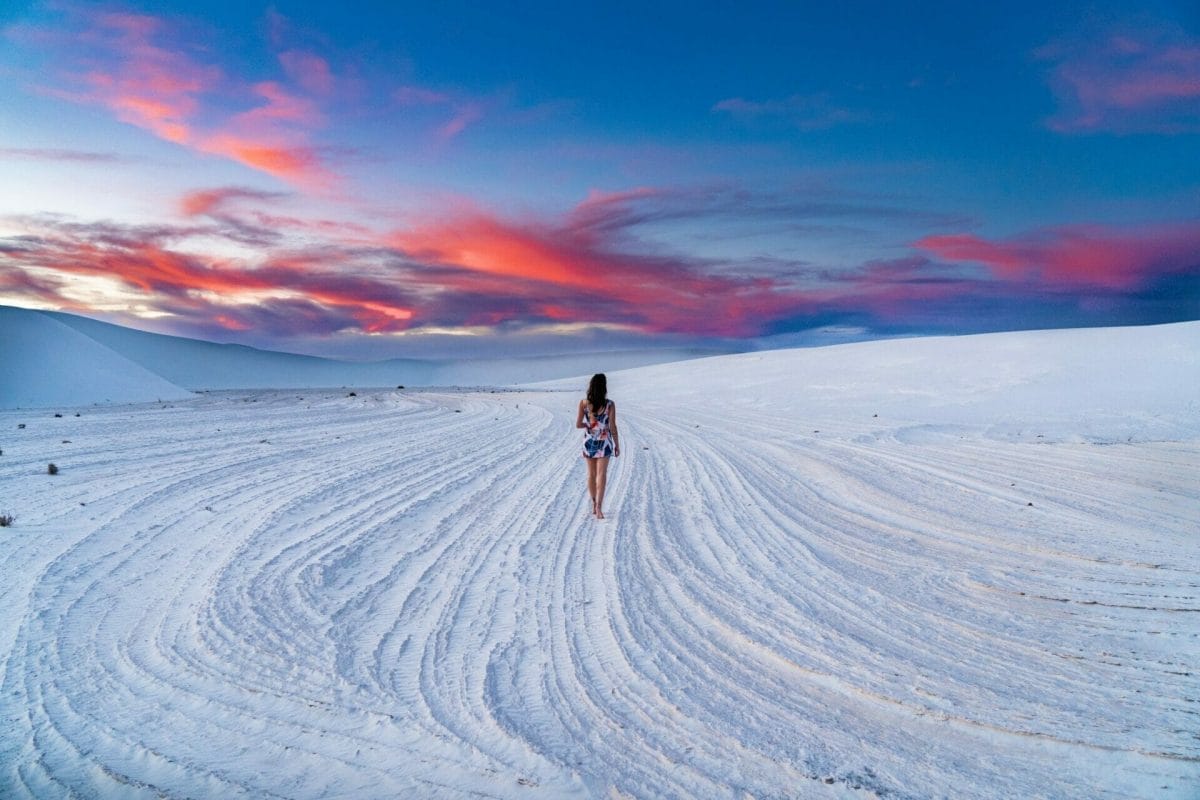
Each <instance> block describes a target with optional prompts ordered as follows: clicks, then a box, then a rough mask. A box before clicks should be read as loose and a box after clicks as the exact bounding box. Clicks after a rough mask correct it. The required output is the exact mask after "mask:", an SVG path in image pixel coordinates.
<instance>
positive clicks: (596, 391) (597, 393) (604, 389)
mask: <svg viewBox="0 0 1200 800" xmlns="http://www.w3.org/2000/svg"><path fill="white" fill-rule="evenodd" d="M587 401H588V405H589V406H591V407H592V413H593V414H599V413H600V412H601V411H603V410H604V409H605V408H606V407H607V406H608V378H606V377H604V373H603V372H597V373H596V374H595V375H593V376H592V380H591V382H590V383H589V384H588V392H587Z"/></svg>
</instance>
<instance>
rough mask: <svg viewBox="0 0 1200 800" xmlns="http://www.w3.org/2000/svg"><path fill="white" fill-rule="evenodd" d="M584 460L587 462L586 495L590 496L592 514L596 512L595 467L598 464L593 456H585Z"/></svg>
mask: <svg viewBox="0 0 1200 800" xmlns="http://www.w3.org/2000/svg"><path fill="white" fill-rule="evenodd" d="M584 461H586V462H587V471H588V476H587V483H588V496H589V497H591V498H592V514H593V515H594V514H595V513H596V467H597V466H598V465H597V464H596V459H594V458H585V459H584Z"/></svg>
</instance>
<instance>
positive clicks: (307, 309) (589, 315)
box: [0, 186, 1200, 341]
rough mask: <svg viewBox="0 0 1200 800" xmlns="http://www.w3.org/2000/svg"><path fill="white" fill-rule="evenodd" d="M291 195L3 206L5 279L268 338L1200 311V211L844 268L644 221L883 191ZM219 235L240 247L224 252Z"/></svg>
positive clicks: (49, 295)
mask: <svg viewBox="0 0 1200 800" xmlns="http://www.w3.org/2000/svg"><path fill="white" fill-rule="evenodd" d="M294 201H295V196H294V195H292V194H290V193H284V192H265V191H262V190H258V189H251V188H246V187H217V188H212V189H205V190H198V191H195V192H191V193H189V194H187V195H186V196H184V197H182V198H181V199H180V201H179V206H178V209H179V212H180V214H181V217H180V220H181V221H180V222H179V223H177V224H165V223H164V224H158V225H142V226H134V225H127V224H120V223H115V222H87V221H78V220H71V219H66V218H62V217H30V218H10V219H8V220H5V222H6V224H7V225H8V227H16V228H18V229H21V230H23V231H24V233H23V235H21V236H15V237H9V238H7V239H4V238H0V275H3V276H5V281H4V284H3V286H0V291H3V292H4V294H5V295H6V296H10V297H12V296H17V297H20V296H25V297H28V298H30V299H31V300H38V301H40V302H52V303H53V302H61V303H64V304H68V303H72V302H77V301H76V300H73V299H72V295H71V293H70V291H69V284H70V283H71V279H72V276H87V277H89V278H92V279H103V280H106V281H117V282H119V283H120V284H121V285H122V286H123V287H124V289H125V291H127V292H129V293H131V295H132V296H136V297H137V302H138V303H139V304H140V306H141V307H142V308H145V309H150V310H153V311H155V312H157V313H160V314H169V315H171V319H172V320H173V324H174V325H175V326H176V328H177V329H179V330H180V331H181V332H191V333H193V334H200V335H203V334H204V333H205V332H212V331H217V330H226V331H247V332H250V331H253V332H254V335H255V336H256V337H259V339H258V340H259V341H261V340H262V338H263V337H268V338H269V337H277V338H278V339H281V340H286V339H287V338H288V337H292V336H311V335H320V334H323V333H332V332H336V331H356V332H362V333H385V332H400V331H412V330H422V329H429V330H441V329H446V328H455V327H469V328H478V327H485V328H493V329H506V330H507V329H514V328H515V329H522V328H536V327H537V326H539V325H545V324H548V323H560V322H569V323H572V324H575V325H587V324H595V325H603V326H616V327H620V328H623V329H625V330H628V331H634V332H640V333H644V334H679V335H684V336H692V337H696V336H700V337H705V336H721V337H723V336H735V337H742V336H755V335H761V334H764V333H774V332H779V331H784V330H795V329H797V328H803V327H811V326H815V325H827V324H831V323H842V322H852V323H853V324H856V325H866V326H868V327H871V326H886V325H894V326H895V325H898V326H903V325H906V324H907V325H912V324H914V321H921V322H922V323H923V324H924V325H926V326H927V329H955V326H957V328H958V329H986V328H987V327H988V325H989V324H991V325H996V324H1011V320H1013V319H1014V318H1021V319H1024V320H1026V321H1029V322H1032V323H1033V324H1043V325H1044V324H1062V322H1061V321H1056V320H1068V321H1074V322H1077V323H1080V322H1082V323H1090V324H1098V323H1103V322H1105V321H1107V320H1108V317H1106V316H1105V313H1108V312H1106V311H1104V309H1111V308H1114V307H1121V308H1126V309H1128V308H1135V310H1136V311H1137V313H1139V314H1142V315H1143V317H1144V318H1145V319H1147V320H1148V321H1163V320H1164V318H1166V319H1169V318H1172V315H1175V316H1174V318H1179V315H1180V314H1184V315H1186V314H1188V313H1195V312H1197V311H1200V308H1193V309H1192V312H1189V311H1188V308H1187V303H1189V302H1191V303H1193V305H1195V304H1197V303H1200V258H1197V255H1196V254H1197V253H1200V222H1198V221H1191V222H1181V223H1177V224H1171V225H1154V226H1130V227H1110V226H1101V225H1076V226H1067V227H1058V228H1052V229H1045V230H1036V231H1031V232H1028V233H1025V234H1020V235H1017V236H1013V237H1009V238H1006V239H1001V240H994V239H987V238H985V237H981V236H979V235H977V234H973V233H956V234H935V235H930V236H926V237H923V238H921V239H919V240H917V241H916V242H915V243H914V245H913V252H911V253H910V254H908V255H905V256H902V257H898V258H892V259H887V260H873V261H867V262H865V263H862V264H860V265H858V266H857V267H845V266H843V267H839V268H836V269H835V268H832V267H827V266H821V265H819V264H812V263H805V262H789V261H786V260H783V259H778V258H769V257H764V256H761V255H758V256H755V255H750V256H746V257H742V258H735V257H726V258H715V257H712V256H705V255H697V254H696V253H693V252H686V251H678V250H675V249H673V248H668V247H666V246H664V245H662V244H658V243H656V242H655V240H654V239H653V238H652V237H646V236H645V235H644V234H645V232H646V231H647V229H650V230H653V229H654V227H655V226H656V225H658V224H660V223H663V222H670V221H676V220H686V221H689V222H697V223H699V224H700V226H701V227H703V226H704V224H705V223H706V222H711V221H713V220H714V219H717V218H719V217H722V216H727V215H736V214H762V215H765V216H766V217H767V218H769V219H780V218H785V219H786V218H789V217H790V216H791V215H804V214H827V213H831V212H832V213H841V214H852V213H859V214H871V213H882V214H887V213H892V212H890V211H889V209H888V208H887V207H886V206H882V207H879V208H873V207H871V206H869V205H868V206H867V207H866V208H865V210H864V209H859V210H858V211H857V212H855V211H854V209H853V205H852V204H850V203H844V205H842V206H839V205H838V204H837V203H833V202H832V201H831V200H825V201H823V202H824V203H826V204H829V205H827V206H825V207H823V206H822V205H821V203H817V202H815V201H811V200H810V201H804V200H802V199H797V198H788V197H786V196H783V195H761V196H760V195H756V194H754V193H748V192H740V191H739V190H737V189H735V188H732V187H723V188H715V187H708V188H702V189H701V188H693V189H680V188H674V189H671V188H662V187H650V186H646V187H636V188H632V189H628V190H624V191H619V192H599V191H596V192H592V193H591V194H589V195H588V196H587V197H586V198H584V199H583V200H582V201H581V202H579V203H578V204H577V205H575V206H574V207H572V208H570V209H568V210H567V211H566V212H564V213H562V214H558V215H551V216H545V217H527V218H521V219H517V218H512V217H507V216H504V215H500V214H496V213H494V212H492V211H489V210H488V209H485V208H481V207H473V206H461V207H459V208H457V209H451V210H446V211H444V212H442V213H439V214H431V215H430V216H429V217H428V218H426V219H423V220H417V221H413V222H411V223H410V224H408V225H406V226H404V227H400V228H396V229H394V230H391V231H375V230H370V229H367V228H366V227H364V226H362V225H360V224H357V223H351V222H344V221H339V220H336V219H320V218H315V219H314V218H306V217H304V216H302V215H299V214H297V213H295V211H294V210H292V205H293V203H294ZM943 222H944V220H943ZM222 240H224V241H225V242H228V243H230V244H231V245H236V246H235V247H231V248H226V247H216V248H214V247H213V242H214V241H215V242H218V243H219V242H220V241H222ZM214 252H225V253H234V252H236V253H238V254H239V255H237V256H236V257H234V256H231V255H224V256H217V255H213V253H214ZM1172 287H1174V288H1172ZM1189 293H1190V294H1189ZM1193 295H1195V296H1196V297H1195V298H1194V299H1193V300H1188V299H1187V298H1189V297H1193ZM55 298H58V300H57V301H56V300H55ZM1096 309H1100V310H1099V311H1097V310H1096ZM1147 309H1148V310H1147ZM1005 320H1008V322H1005Z"/></svg>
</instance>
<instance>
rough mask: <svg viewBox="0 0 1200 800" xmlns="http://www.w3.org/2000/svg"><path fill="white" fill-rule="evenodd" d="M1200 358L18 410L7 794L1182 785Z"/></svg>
mask: <svg viewBox="0 0 1200 800" xmlns="http://www.w3.org/2000/svg"><path fill="white" fill-rule="evenodd" d="M1198 358H1200V324H1195V323H1188V324H1184V325H1173V326H1161V327H1154V328H1136V329H1114V330H1092V331H1058V332H1034V333H1015V334H999V335H991V336H981V337H962V338H957V339H921V340H908V341H890V342H877V343H870V344H855V345H844V346H839V347H832V348H822V349H817V350H793V351H778V352H764V353H755V354H747V355H741V356H731V357H722V358H717V359H709V360H701V361H693V362H688V363H683V364H673V365H662V366H657V367H648V368H643V369H639V370H632V371H629V372H625V373H617V374H610V375H609V379H610V381H609V382H610V387H611V390H612V393H613V396H614V398H615V399H616V400H617V403H618V408H619V415H620V416H619V420H620V428H621V435H622V446H623V451H624V452H623V455H622V457H621V458H620V459H617V460H615V461H614V462H613V464H612V470H611V473H610V479H611V481H610V490H609V499H608V502H607V503H606V513H607V514H608V516H609V519H608V520H606V521H604V522H597V521H595V520H592V519H590V518H589V516H588V514H587V500H586V496H585V492H584V486H583V466H582V465H581V464H580V463H579V461H580V459H579V456H578V450H579V436H578V432H577V431H576V430H575V429H574V428H573V427H572V423H573V419H574V406H575V403H576V401H577V399H578V397H579V396H580V394H581V393H582V389H583V384H584V382H583V381H581V380H573V381H566V382H560V383H556V384H553V385H545V386H540V387H528V388H526V389H522V390H511V391H507V390H501V391H490V390H462V391H441V392H437V391H429V392H394V391H392V392H384V391H378V392H364V391H359V392H358V395H357V396H354V397H351V396H349V393H348V392H345V391H340V392H339V391H328V390H325V391H303V390H301V391H296V390H289V391H273V392H253V393H244V392H243V393H238V392H230V393H221V394H211V395H206V396H202V397H198V398H195V399H191V400H185V401H182V402H176V403H174V404H144V405H127V406H109V407H103V408H85V409H80V411H81V416H79V417H75V416H74V411H72V410H62V412H61V413H63V416H62V417H55V416H54V414H53V409H46V410H36V411H28V410H24V411H4V412H0V449H2V450H3V455H0V512H8V513H12V514H14V515H16V517H17V521H16V524H15V525H14V526H13V527H10V528H0V654H2V655H3V660H2V661H0V670H2V671H0V796H4V797H38V798H42V797H57V796H69V795H75V796H83V797H161V796H166V797H222V798H225V797H289V798H316V797H402V796H412V797H458V796H470V795H482V796H488V797H513V798H524V797H566V796H581V797H608V796H633V797H721V798H724V797H738V796H753V797H822V798H823V797H860V796H861V797H870V796H880V797H889V798H906V797H912V798H923V797H943V796H953V797H956V798H970V797H980V798H984V797H1024V796H1039V797H1064V798H1065V797H1095V798H1105V797H1110V798H1137V797H1146V798H1151V797H1154V798H1159V797H1175V798H1184V797H1194V796H1195V788H1196V786H1197V785H1200V739H1198V738H1197V735H1196V734H1197V730H1200V725H1198V722H1200V547H1197V540H1196V536H1197V533H1196V521H1197V519H1200V482H1198V481H1197V480H1196V476H1197V474H1198V473H1197V467H1198V466H1200V419H1198V417H1200V415H1198V414H1197V400H1196V398H1197V392H1196V388H1197V386H1198V385H1200V382H1198V380H1197V378H1198V376H1200V368H1198ZM597 366H598V368H602V365H597ZM876 415H877V416H876ZM19 424H24V425H25V427H24V428H23V429H18V427H17V426H18V425H19ZM63 440H69V441H68V442H64V441H63ZM49 461H54V462H56V463H57V464H58V466H59V467H60V473H59V474H58V475H56V476H49V475H47V474H45V473H46V463H47V462H49Z"/></svg>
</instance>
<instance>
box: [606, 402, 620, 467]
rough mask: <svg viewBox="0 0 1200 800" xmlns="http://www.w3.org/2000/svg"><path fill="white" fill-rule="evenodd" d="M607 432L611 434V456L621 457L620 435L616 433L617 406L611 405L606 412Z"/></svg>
mask: <svg viewBox="0 0 1200 800" xmlns="http://www.w3.org/2000/svg"><path fill="white" fill-rule="evenodd" d="M608 430H609V431H610V432H611V433H612V440H613V456H614V457H616V456H619V455H621V434H619V433H618V432H617V404H616V403H612V406H611V408H609V410H608Z"/></svg>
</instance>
